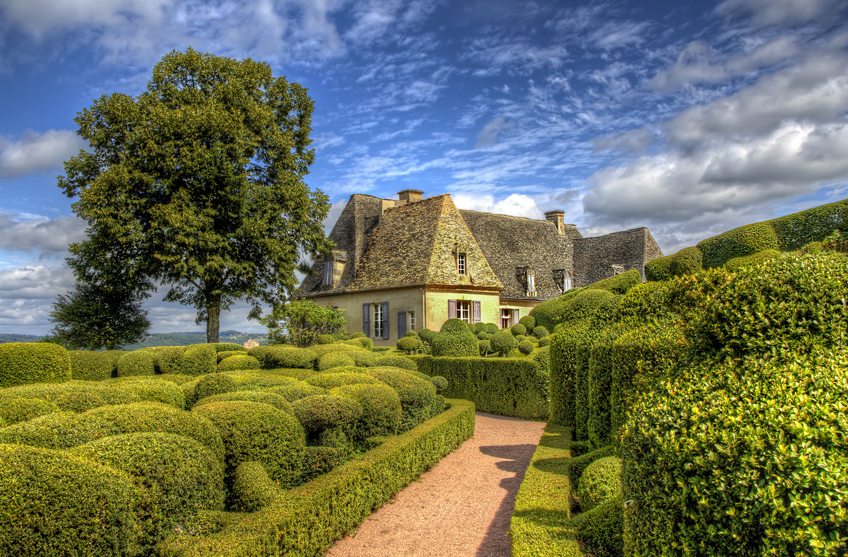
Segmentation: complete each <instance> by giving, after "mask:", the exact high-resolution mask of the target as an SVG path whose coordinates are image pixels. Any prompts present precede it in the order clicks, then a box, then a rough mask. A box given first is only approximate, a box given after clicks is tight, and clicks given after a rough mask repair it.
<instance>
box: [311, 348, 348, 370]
mask: <svg viewBox="0 0 848 557" xmlns="http://www.w3.org/2000/svg"><path fill="white" fill-rule="evenodd" d="M355 364H356V362H354V361H353V358H351V357H350V356H348V355H347V354H345V353H344V352H330V353H328V354H324V355H323V356H321V357H320V358H318V371H326V370H328V369H332V368H334V367H345V366H353V365H355Z"/></svg>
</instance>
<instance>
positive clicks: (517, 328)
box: [509, 317, 535, 336]
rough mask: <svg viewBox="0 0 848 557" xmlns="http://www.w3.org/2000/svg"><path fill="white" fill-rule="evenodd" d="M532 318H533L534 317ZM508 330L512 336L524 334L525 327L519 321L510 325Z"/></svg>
mask: <svg viewBox="0 0 848 557" xmlns="http://www.w3.org/2000/svg"><path fill="white" fill-rule="evenodd" d="M533 319H534V320H535V317H534V318H533ZM509 330H510V331H511V332H512V336H518V335H521V336H524V335H526V334H527V327H525V326H524V325H522V324H521V323H516V324H515V325H513V326H512V327H510V328H509Z"/></svg>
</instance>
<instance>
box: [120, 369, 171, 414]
mask: <svg viewBox="0 0 848 557" xmlns="http://www.w3.org/2000/svg"><path fill="white" fill-rule="evenodd" d="M108 385H109V386H110V387H112V388H113V389H115V390H118V391H122V392H125V393H128V394H131V395H133V396H134V397H135V398H136V399H138V400H139V401H148V402H161V403H163V404H168V405H170V406H173V407H174V408H179V409H183V408H185V404H186V399H185V395H184V394H183V391H182V389H181V388H180V387H179V385H177V384H176V383H172V382H170V381H166V380H163V379H159V378H158V377H150V376H145V375H141V376H134V377H119V378H116V379H110V380H109V382H108Z"/></svg>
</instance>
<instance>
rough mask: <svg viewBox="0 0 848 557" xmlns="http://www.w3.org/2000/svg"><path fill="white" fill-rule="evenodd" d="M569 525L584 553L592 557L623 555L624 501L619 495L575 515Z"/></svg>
mask: <svg viewBox="0 0 848 557" xmlns="http://www.w3.org/2000/svg"><path fill="white" fill-rule="evenodd" d="M571 527H572V528H574V537H575V538H576V539H577V540H578V541H579V542H580V544H581V546H582V547H581V548H582V550H583V552H584V553H585V554H587V555H592V556H593V557H619V556H621V555H624V541H623V531H624V501H623V500H622V499H621V497H618V498H617V499H612V500H610V501H606V502H604V503H601V504H600V505H598V506H597V507H595V508H594V509H592V510H591V511H589V512H584V513H581V514H579V515H577V516H576V517H574V519H572V521H571Z"/></svg>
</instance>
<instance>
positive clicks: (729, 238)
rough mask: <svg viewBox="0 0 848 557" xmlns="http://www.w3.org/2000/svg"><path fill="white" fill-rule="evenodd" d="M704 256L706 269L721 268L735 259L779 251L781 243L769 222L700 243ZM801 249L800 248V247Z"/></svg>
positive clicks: (736, 230) (755, 224)
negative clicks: (758, 253) (769, 251)
mask: <svg viewBox="0 0 848 557" xmlns="http://www.w3.org/2000/svg"><path fill="white" fill-rule="evenodd" d="M698 247H699V248H700V249H701V251H702V252H703V254H704V268H705V269H712V268H714V267H721V266H722V265H724V264H725V263H727V262H728V261H730V260H731V259H733V258H735V257H742V256H745V255H751V254H754V253H757V252H759V251H764V250H769V249H778V248H779V247H780V241H779V240H778V237H777V234H776V233H775V231H774V228H772V226H771V224H770V223H769V222H768V221H765V222H756V223H753V224H747V225H745V226H740V227H739V228H734V229H733V230H730V231H728V232H725V233H723V234H719V235H718V236H713V237H712V238H707V239H706V240H702V241H701V242H699V243H698ZM799 247H800V246H799Z"/></svg>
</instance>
